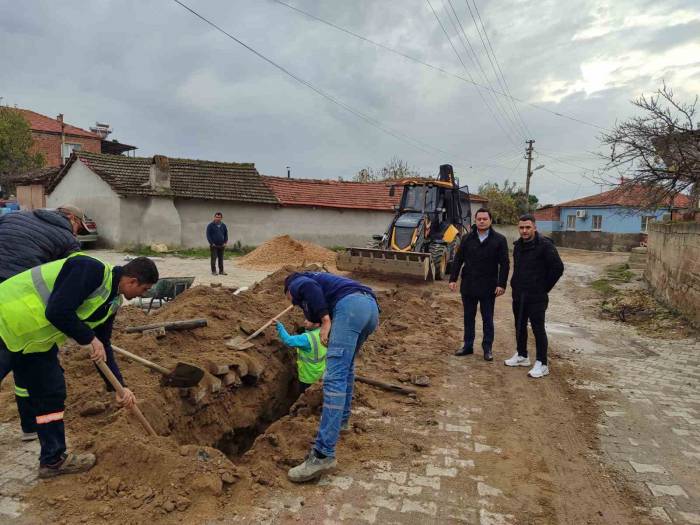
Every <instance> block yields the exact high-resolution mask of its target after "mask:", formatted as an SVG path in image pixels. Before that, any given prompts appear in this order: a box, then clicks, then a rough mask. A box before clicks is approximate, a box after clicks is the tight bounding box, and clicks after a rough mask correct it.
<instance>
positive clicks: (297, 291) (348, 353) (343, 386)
mask: <svg viewBox="0 0 700 525" xmlns="http://www.w3.org/2000/svg"><path fill="white" fill-rule="evenodd" d="M284 292H285V294H286V295H287V298H288V299H289V300H290V301H291V302H292V304H294V305H296V306H299V307H301V308H302V309H303V310H304V317H306V319H308V320H309V321H311V322H312V323H320V324H321V331H320V335H321V342H322V343H323V344H324V345H325V346H327V347H328V353H327V354H326V373H325V375H324V376H323V409H322V411H321V423H320V425H319V429H318V434H317V435H316V442H315V444H314V447H313V449H312V450H311V452H310V453H309V455H308V457H307V458H306V460H305V461H304V462H303V463H301V464H300V465H297V466H296V467H294V468H292V469H290V470H289V472H288V473H287V476H288V477H289V479H290V480H291V481H294V482H297V483H300V482H303V481H309V480H312V479H315V478H317V477H319V476H320V475H321V474H323V473H324V472H327V471H329V470H331V469H333V468H335V467H336V465H337V462H336V459H335V445H336V443H337V441H338V436H339V435H340V430H341V428H347V427H348V420H349V418H350V405H351V403H352V391H353V383H354V379H355V355H356V354H357V352H358V351H359V349H360V348H361V347H362V344H363V343H364V342H365V341H366V340H367V337H369V335H370V334H371V333H372V332H374V331H375V330H376V328H377V323H378V321H379V307H378V305H377V297H376V296H375V295H374V292H373V291H372V289H371V288H369V287H367V286H364V285H362V284H360V283H358V282H356V281H353V280H352V279H348V278H346V277H340V276H338V275H333V274H330V273H325V272H301V273H293V274H291V275H289V276H288V277H287V278H286V279H285V281H284Z"/></svg>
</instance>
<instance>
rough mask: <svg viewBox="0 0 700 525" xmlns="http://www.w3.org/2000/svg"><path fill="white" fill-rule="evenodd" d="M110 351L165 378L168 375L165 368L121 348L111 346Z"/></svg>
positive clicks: (168, 371)
mask: <svg viewBox="0 0 700 525" xmlns="http://www.w3.org/2000/svg"><path fill="white" fill-rule="evenodd" d="M112 350H114V351H115V352H117V353H119V354H121V355H123V356H124V357H128V358H129V359H132V360H133V361H136V362H137V363H141V364H142V365H144V366H147V367H148V368H150V369H152V370H155V371H156V372H160V373H161V374H163V375H166V376H167V375H168V374H169V373H170V370H168V369H167V368H165V367H163V366H160V365H157V364H155V363H154V362H153V361H149V360H148V359H144V358H143V357H141V356H139V355H136V354H132V353H131V352H129V351H127V350H124V349H123V348H119V347H118V346H114V345H112Z"/></svg>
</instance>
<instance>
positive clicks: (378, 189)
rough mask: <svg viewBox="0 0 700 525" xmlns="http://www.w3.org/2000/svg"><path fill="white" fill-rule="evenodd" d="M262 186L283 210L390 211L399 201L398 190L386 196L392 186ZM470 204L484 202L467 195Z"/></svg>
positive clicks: (277, 182)
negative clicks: (289, 208) (284, 207)
mask: <svg viewBox="0 0 700 525" xmlns="http://www.w3.org/2000/svg"><path fill="white" fill-rule="evenodd" d="M263 180H264V181H265V184H267V186H268V187H269V188H270V190H272V193H274V194H275V196H276V197H277V198H278V199H279V201H280V202H281V203H282V205H283V206H317V207H321V208H350V209H356V210H379V211H392V210H393V209H394V205H396V204H399V202H400V200H401V190H400V188H397V190H396V192H395V194H394V196H393V197H392V196H391V195H389V189H390V186H391V182H389V181H382V182H344V181H343V182H341V181H335V180H319V179H288V178H285V177H269V176H263ZM470 198H471V201H472V202H487V200H486V199H484V198H483V197H480V196H479V195H473V194H472V195H470Z"/></svg>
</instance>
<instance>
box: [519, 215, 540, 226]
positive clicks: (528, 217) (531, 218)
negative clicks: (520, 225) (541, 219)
mask: <svg viewBox="0 0 700 525" xmlns="http://www.w3.org/2000/svg"><path fill="white" fill-rule="evenodd" d="M518 221H532V224H535V223H536V222H537V221H536V220H535V216H534V215H532V214H531V213H526V214H524V215H521V216H520V218H519V219H518Z"/></svg>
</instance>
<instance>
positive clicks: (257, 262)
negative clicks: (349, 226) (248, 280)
mask: <svg viewBox="0 0 700 525" xmlns="http://www.w3.org/2000/svg"><path fill="white" fill-rule="evenodd" d="M238 261H239V264H240V265H241V266H242V267H244V268H251V269H261V268H262V269H277V268H279V267H280V266H282V265H285V264H292V265H300V266H305V265H307V264H312V263H316V264H320V265H323V266H327V267H330V266H335V252H334V251H332V250H329V249H327V248H324V247H323V246H319V245H318V244H314V243H312V242H308V241H297V240H295V239H292V238H291V237H290V236H289V235H281V236H279V237H274V238H273V239H270V240H269V241H266V242H264V243H263V244H261V245H260V246H258V247H257V248H256V249H255V250H253V251H252V252H250V253H249V254H247V255H244V256H243V257H241V258H240V259H239V260H238Z"/></svg>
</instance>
